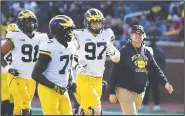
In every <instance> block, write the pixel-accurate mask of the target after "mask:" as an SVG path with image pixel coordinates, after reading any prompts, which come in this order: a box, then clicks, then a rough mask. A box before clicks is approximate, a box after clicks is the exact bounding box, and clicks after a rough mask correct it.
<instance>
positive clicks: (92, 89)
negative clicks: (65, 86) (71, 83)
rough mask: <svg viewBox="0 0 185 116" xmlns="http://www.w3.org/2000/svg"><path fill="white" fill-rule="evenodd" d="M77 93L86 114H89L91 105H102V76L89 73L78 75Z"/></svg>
mask: <svg viewBox="0 0 185 116" xmlns="http://www.w3.org/2000/svg"><path fill="white" fill-rule="evenodd" d="M76 84H77V93H78V97H79V100H77V101H79V103H80V106H81V107H82V108H83V109H84V112H85V114H89V113H90V112H89V110H88V108H89V107H93V106H99V105H101V101H100V98H101V95H102V78H100V77H93V76H89V75H82V74H80V75H77V77H76Z"/></svg>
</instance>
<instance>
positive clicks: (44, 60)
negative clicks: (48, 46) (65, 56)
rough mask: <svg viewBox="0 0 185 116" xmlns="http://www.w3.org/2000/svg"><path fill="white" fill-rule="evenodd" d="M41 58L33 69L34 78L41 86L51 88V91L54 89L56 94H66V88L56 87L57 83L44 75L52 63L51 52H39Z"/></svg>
mask: <svg viewBox="0 0 185 116" xmlns="http://www.w3.org/2000/svg"><path fill="white" fill-rule="evenodd" d="M39 52H40V53H39V58H38V60H37V62H36V64H35V66H34V68H33V71H32V78H33V79H34V80H35V81H36V82H38V83H40V84H41V85H44V86H46V87H49V88H51V89H54V90H55V91H56V92H58V93H60V94H64V92H65V91H66V89H65V88H62V87H60V86H58V85H56V84H55V83H53V82H51V81H49V80H48V79H47V78H46V77H45V76H44V75H43V72H44V71H45V70H46V68H47V67H48V64H49V63H50V61H51V56H50V52H47V51H42V50H40V51H39Z"/></svg>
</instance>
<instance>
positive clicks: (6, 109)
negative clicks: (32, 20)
mask: <svg viewBox="0 0 185 116" xmlns="http://www.w3.org/2000/svg"><path fill="white" fill-rule="evenodd" d="M17 30H19V29H18V27H17V25H16V24H15V23H11V24H9V25H8V26H7V28H6V33H8V32H9V31H17ZM4 43H5V40H2V41H1V45H3V44H4ZM4 59H5V60H6V61H7V63H8V65H11V63H12V54H11V52H10V53H8V54H7V55H6V56H5V57H4ZM9 76H12V75H9V74H8V72H6V70H5V69H4V68H3V67H2V66H1V85H2V86H1V87H2V89H1V90H2V94H1V99H2V102H1V115H13V107H14V103H13V97H12V95H11V94H10V91H9V85H8V83H7V79H8V78H9ZM10 78H11V77H10Z"/></svg>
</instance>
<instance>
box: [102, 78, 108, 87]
mask: <svg viewBox="0 0 185 116" xmlns="http://www.w3.org/2000/svg"><path fill="white" fill-rule="evenodd" d="M102 85H103V89H107V88H108V84H107V81H105V80H103V82H102Z"/></svg>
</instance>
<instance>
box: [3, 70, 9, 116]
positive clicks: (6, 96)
mask: <svg viewBox="0 0 185 116" xmlns="http://www.w3.org/2000/svg"><path fill="white" fill-rule="evenodd" d="M7 76H8V73H6V72H3V73H1V92H2V93H1V99H2V102H1V115H6V114H7V113H8V106H9V104H10V103H9V102H10V101H9V97H10V93H9V90H8V83H7Z"/></svg>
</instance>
